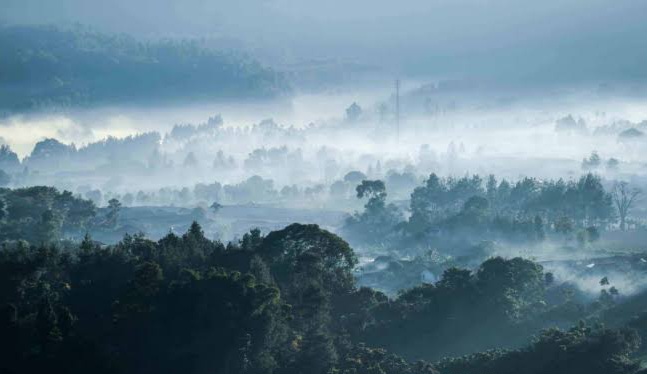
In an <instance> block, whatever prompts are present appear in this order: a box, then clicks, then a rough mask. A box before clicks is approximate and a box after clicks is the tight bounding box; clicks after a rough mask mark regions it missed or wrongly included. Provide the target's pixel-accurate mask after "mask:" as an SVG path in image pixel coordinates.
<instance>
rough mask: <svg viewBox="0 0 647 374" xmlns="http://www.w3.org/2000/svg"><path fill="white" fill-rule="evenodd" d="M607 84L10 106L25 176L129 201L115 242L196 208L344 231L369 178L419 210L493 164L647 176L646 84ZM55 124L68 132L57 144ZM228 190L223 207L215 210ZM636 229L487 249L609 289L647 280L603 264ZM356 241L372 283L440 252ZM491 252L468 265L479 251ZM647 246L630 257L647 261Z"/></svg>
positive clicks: (505, 172) (213, 217) (221, 233)
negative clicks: (445, 185)
mask: <svg viewBox="0 0 647 374" xmlns="http://www.w3.org/2000/svg"><path fill="white" fill-rule="evenodd" d="M607 89H608V87H606V86H596V87H592V88H580V89H569V90H566V89H564V90H553V91H551V92H542V93H537V92H534V93H530V94H526V93H517V92H513V91H510V92H504V93H501V92H496V91H492V92H491V93H490V92H487V90H482V89H481V90H474V91H471V90H470V89H465V88H459V89H456V88H453V87H452V86H451V83H447V82H440V83H439V82H435V83H431V84H426V83H423V82H417V81H416V82H413V81H412V82H403V83H402V84H401V89H400V97H399V121H398V104H397V103H396V95H395V84H394V82H386V83H385V84H384V85H382V86H380V87H370V88H364V89H358V88H354V89H349V88H346V89H340V90H337V91H329V92H325V93H318V94H297V95H295V96H294V97H292V98H286V99H282V100H279V101H274V102H271V103H267V102H263V103H261V102H256V103H245V104H236V103H212V104H204V103H203V104H195V105H182V106H181V105H175V106H174V105H168V106H164V107H146V108H138V107H125V108H124V107H119V108H118V107H113V108H102V109H93V110H86V111H69V112H63V113H59V114H29V115H19V116H13V117H9V118H4V119H2V120H0V139H1V140H2V142H3V143H6V144H8V145H9V146H10V147H11V149H12V150H14V151H15V152H17V153H18V155H19V157H20V159H21V160H22V165H21V166H20V167H19V168H18V167H17V168H15V170H14V178H13V179H12V182H11V183H10V186H13V187H20V186H27V185H52V186H56V187H58V188H59V189H67V190H70V191H72V192H74V193H75V194H78V195H80V196H82V197H84V198H88V199H91V200H93V201H95V203H96V204H97V205H98V206H106V205H107V204H108V200H109V199H111V198H117V199H119V200H120V201H121V203H122V205H123V209H124V210H123V211H122V213H121V218H120V219H121V222H122V226H121V228H120V229H119V230H116V231H114V232H109V233H106V232H103V233H102V232H98V233H95V234H93V235H95V237H96V238H97V239H99V240H101V241H104V242H114V241H117V240H119V238H120V237H121V235H123V234H124V233H126V232H133V231H144V232H145V233H146V234H147V235H148V236H150V237H153V238H158V237H161V236H163V235H165V234H166V233H167V232H168V230H169V229H170V230H172V231H176V232H182V231H183V230H185V229H186V227H188V224H189V223H190V221H191V220H193V219H201V220H203V223H202V224H203V226H204V228H205V231H206V232H207V233H208V234H209V235H210V236H212V237H218V238H220V239H223V240H231V239H235V238H239V237H241V236H242V235H243V234H244V233H245V232H247V231H248V230H250V229H251V228H254V227H259V228H261V229H262V231H263V232H268V231H270V230H275V229H280V228H282V227H284V226H286V225H288V224H290V223H291V222H297V221H298V222H302V223H317V224H320V225H321V226H322V227H324V228H327V229H330V230H333V231H335V232H338V233H342V234H343V228H344V225H345V222H346V220H347V217H348V215H349V214H351V213H353V212H355V211H361V210H362V206H363V204H364V202H365V201H362V200H360V199H357V198H356V197H355V187H356V185H357V184H359V182H361V180H362V179H381V180H384V181H385V183H386V191H387V194H388V198H387V200H388V201H389V202H393V203H395V206H396V207H397V208H398V209H400V211H401V213H402V214H403V216H404V218H405V219H406V218H407V217H408V216H409V215H410V214H411V212H410V209H409V199H410V195H411V193H412V191H413V190H414V188H416V187H418V186H421V185H423V184H424V183H425V181H426V179H427V178H428V177H429V175H430V174H431V173H436V174H438V175H439V176H441V177H450V176H453V177H458V178H460V177H463V176H466V175H473V174H478V175H480V176H481V178H483V180H484V181H485V178H487V176H488V175H490V174H494V175H496V177H497V178H498V180H502V179H504V178H505V179H507V180H509V181H511V182H513V183H514V182H516V181H520V180H521V179H523V178H524V177H532V178H537V179H539V180H548V179H553V180H556V179H559V178H562V179H564V180H566V181H576V180H577V179H578V178H580V177H581V176H582V175H583V174H586V173H588V172H593V173H595V174H596V175H599V176H601V177H602V182H603V185H604V186H605V187H606V188H608V189H611V188H612V186H613V185H614V183H616V182H617V181H627V182H629V183H630V185H631V186H632V187H638V188H641V187H642V186H644V185H645V184H647V180H646V179H645V171H646V170H647V169H646V168H647V165H646V164H645V160H644V156H643V155H644V154H645V151H646V150H647V139H646V138H645V135H644V132H645V131H647V122H644V121H645V120H647V105H645V104H644V99H642V98H640V97H636V96H629V95H616V96H613V95H610V94H609V93H608V92H607V91H606V90H607ZM49 138H53V139H56V140H57V141H58V142H60V143H63V145H60V144H59V143H57V142H51V141H46V142H43V140H44V139H49ZM72 144H74V147H70V146H68V145H72ZM353 173H356V174H353ZM357 173H359V174H357ZM259 177H260V178H259ZM213 202H217V203H219V204H221V205H223V208H221V209H220V210H218V211H217V212H216V213H213V212H211V211H210V206H211V204H212V203H213ZM138 207H139V208H138ZM152 207H158V208H152ZM197 210H201V211H197ZM632 217H633V219H634V221H633V222H634V223H635V224H637V222H643V221H644V219H645V218H647V214H646V209H645V206H644V204H643V203H642V202H639V203H637V205H636V206H635V207H633V211H632ZM636 227H637V226H636ZM632 235H633V234H630V235H628V236H623V237H622V238H621V239H617V238H616V239H614V238H613V235H612V234H607V233H604V234H603V235H602V241H601V242H599V243H598V244H597V246H596V247H595V248H596V249H595V250H591V251H589V252H586V253H580V252H578V254H577V255H575V252H574V251H573V250H572V248H571V247H572V245H573V243H574V242H567V243H566V244H564V243H561V242H558V243H557V244H555V243H552V244H547V243H544V244H541V245H536V244H532V245H509V244H506V243H503V242H501V243H495V244H494V249H493V250H492V251H490V252H487V253H486V255H503V256H506V257H511V256H518V255H521V256H524V257H527V258H533V259H536V260H537V261H540V262H541V263H542V264H543V265H544V266H545V267H546V269H547V270H549V271H552V272H554V274H555V276H556V278H557V279H558V280H560V281H566V282H568V281H573V282H574V283H577V284H578V285H579V287H580V289H581V290H582V291H584V292H586V293H591V294H595V293H599V291H600V289H601V287H602V286H600V284H599V278H601V277H603V276H610V274H611V275H613V276H610V277H611V278H613V280H614V282H615V283H614V285H617V287H618V288H622V291H623V292H625V293H626V294H630V293H635V292H637V291H639V290H641V289H642V288H643V286H644V284H643V283H644V282H642V281H639V279H640V277H642V274H643V270H644V269H642V270H641V269H638V270H639V271H638V272H635V271H628V272H627V273H622V272H621V271H619V270H617V269H616V268H614V269H612V270H608V271H598V269H600V265H597V266H598V267H597V268H595V269H594V267H595V266H596V265H595V263H596V261H600V260H599V259H601V258H602V259H606V260H604V261H607V262H608V261H611V263H612V264H616V263H617V261H616V260H609V259H608V258H609V256H613V255H615V253H616V252H614V251H616V250H618V249H620V248H622V249H626V248H628V247H630V246H631V244H630V243H632V241H633V243H635V242H636V241H637V242H640V241H641V239H640V238H641V237H642V236H641V235H642V234H636V235H633V236H632ZM351 244H353V245H354V247H355V248H356V250H357V251H358V253H359V255H360V258H361V260H362V261H361V262H362V264H363V267H362V268H360V269H359V270H358V271H359V272H360V273H359V274H363V275H361V276H360V278H359V279H360V284H368V285H371V286H374V287H378V288H380V287H382V288H384V287H386V290H387V291H389V292H391V291H393V292H394V291H396V290H397V289H399V288H405V287H410V286H411V285H412V284H409V283H404V284H400V285H398V283H397V282H391V281H385V280H384V279H382V278H379V279H378V280H374V279H373V278H372V275H371V274H380V275H379V277H382V276H383V275H382V274H383V273H384V272H385V271H388V269H389V266H387V265H385V264H384V263H381V262H380V261H384V258H386V257H384V256H387V257H388V256H390V257H388V258H391V259H392V260H394V261H404V263H405V264H406V261H409V260H413V259H415V258H417V257H415V256H418V255H420V253H423V252H424V250H422V249H420V248H419V249H418V250H417V252H416V253H409V254H407V255H404V256H403V255H402V254H398V253H396V252H393V250H392V248H388V245H385V244H380V245H377V246H375V245H369V244H366V243H363V242H362V241H354V242H353V241H352V239H351ZM464 244H465V243H462V244H460V245H464ZM460 245H458V246H460ZM564 245H566V247H564ZM432 248H433V247H428V248H427V249H432ZM433 249H435V248H433ZM380 256H382V257H380ZM398 257H400V258H398ZM376 258H377V260H376ZM380 258H381V260H380ZM449 258H453V259H451V260H446V262H443V261H440V262H436V263H435V265H429V266H427V265H424V266H423V265H420V264H417V265H416V267H415V269H413V270H410V271H411V272H412V274H413V276H412V277H413V278H412V279H413V280H412V282H413V284H415V282H419V281H420V279H422V278H420V277H421V275H420V274H423V273H424V274H427V275H424V276H422V277H423V278H424V277H425V276H426V277H431V278H433V279H437V277H438V276H439V275H440V274H439V273H440V271H441V270H442V268H443V267H444V266H448V264H451V263H454V261H458V263H459V264H461V262H460V261H461V260H460V256H457V255H456V254H453V255H451V256H449ZM457 259H458V260H457ZM479 259H480V258H474V259H473V260H471V261H474V263H473V264H472V263H464V264H463V265H467V266H475V265H478V260H479ZM596 259H598V260H596ZM640 259H641V257H640V256H638V257H636V258H632V259H630V260H627V259H625V258H622V259H620V260H618V261H619V263H625V262H627V261H629V262H630V263H637V264H638V265H637V266H640V265H642V263H640V261H641V260H640ZM375 261H377V262H375ZM388 261H391V260H388ZM388 261H387V263H388ZM614 261H616V262H614ZM411 263H412V264H413V263H415V261H413V262H411ZM591 264H593V266H591ZM364 265H365V266H364ZM634 265H635V264H634ZM398 266H405V268H406V266H408V265H398ZM421 266H422V267H421ZM425 266H427V267H425ZM434 266H435V267H434ZM619 266H620V265H619ZM623 266H624V265H623ZM632 269H633V270H636V269H635V268H632ZM421 272H423V273H421ZM372 279H373V280H372Z"/></svg>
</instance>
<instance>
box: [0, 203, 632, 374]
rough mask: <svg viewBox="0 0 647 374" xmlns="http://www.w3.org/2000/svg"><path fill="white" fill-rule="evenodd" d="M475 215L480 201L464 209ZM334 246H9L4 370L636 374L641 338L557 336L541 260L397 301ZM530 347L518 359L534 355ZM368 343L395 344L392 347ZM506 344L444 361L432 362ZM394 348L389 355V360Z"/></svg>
mask: <svg viewBox="0 0 647 374" xmlns="http://www.w3.org/2000/svg"><path fill="white" fill-rule="evenodd" d="M468 205H470V206H472V208H470V209H467V210H471V209H480V208H482V206H481V204H479V203H478V202H476V201H475V202H473V203H470V204H468ZM356 264H357V260H356V258H355V255H354V253H353V251H352V249H351V248H350V247H349V246H348V244H347V243H346V242H345V241H343V240H342V239H341V238H339V237H338V236H336V235H334V234H332V233H330V232H327V231H325V230H322V229H321V228H319V227H318V226H316V225H301V224H293V225H290V226H288V227H286V228H285V229H283V230H279V231H275V232H272V233H270V234H268V235H267V236H263V235H261V234H260V232H259V231H258V230H253V231H252V232H250V233H248V234H246V235H245V236H244V237H243V238H242V239H241V240H240V241H239V242H236V243H229V244H227V245H224V244H222V243H220V242H214V241H211V240H209V239H207V238H205V236H204V233H203V232H202V229H201V227H200V226H199V225H198V224H197V223H194V224H193V225H192V226H191V227H190V229H189V230H188V231H187V232H186V233H185V234H183V235H181V236H178V235H175V234H172V233H171V234H168V235H167V236H166V237H164V238H162V239H161V240H159V241H157V242H155V241H151V240H148V239H146V238H144V237H143V236H140V235H136V236H126V237H125V238H124V240H123V241H122V242H120V243H119V244H117V245H115V246H107V247H105V246H104V247H101V246H98V245H97V244H96V243H94V242H93V241H92V240H91V239H90V238H89V236H86V238H85V239H84V240H83V241H82V242H81V243H80V245H79V246H78V248H73V249H71V250H59V249H57V248H56V247H53V246H29V245H27V244H26V243H25V242H20V241H19V242H6V243H5V244H4V246H3V247H2V249H1V250H0V344H1V345H2V346H3V347H5V348H4V349H3V350H0V372H3V373H32V372H33V373H37V372H43V371H54V372H65V373H88V372H92V373H138V374H140V373H159V372H169V373H214V372H217V373H232V374H233V373H287V374H299V373H317V374H328V373H344V374H355V373H393V374H436V373H439V372H440V373H450V374H451V373H468V372H474V373H493V374H494V373H508V372H509V373H513V372H524V373H525V372H528V373H545V372H551V373H580V372H582V373H584V372H587V373H618V374H633V373H636V371H637V364H636V362H634V361H633V360H632V359H631V358H630V356H629V355H630V354H631V352H632V351H633V350H635V349H636V348H637V347H638V345H639V339H638V338H637V337H636V335H635V333H632V332H630V331H625V330H609V329H600V328H596V329H593V328H590V327H586V326H584V325H581V326H578V327H576V328H574V329H571V330H569V331H566V332H564V331H561V330H549V331H547V332H545V333H543V334H542V335H540V338H539V339H538V340H537V341H536V342H535V343H533V344H531V345H527V341H528V337H529V336H531V335H532V334H533V333H534V332H535V331H538V330H537V329H538V328H540V327H541V326H542V325H543V324H544V323H546V321H547V320H548V319H545V318H544V317H542V316H544V315H545V314H546V313H548V312H550V310H549V309H550V306H547V305H546V298H545V293H546V290H547V288H548V287H550V285H551V284H552V281H548V279H549V277H548V276H547V274H544V273H543V269H542V267H541V266H540V265H538V264H536V263H534V262H532V261H528V260H523V259H520V258H515V259H509V260H507V259H503V258H492V259H490V260H488V261H486V262H484V263H483V264H481V266H480V267H479V268H478V269H477V270H476V271H470V270H466V269H459V268H451V269H448V270H447V271H446V272H445V273H444V275H443V277H442V279H441V280H440V281H439V282H437V283H436V284H428V285H423V286H420V287H417V288H413V289H411V290H408V291H406V292H403V293H402V294H401V295H400V296H398V297H397V298H396V299H389V298H388V297H386V296H385V295H384V294H382V293H380V292H378V291H374V290H371V289H367V288H360V289H357V288H356V287H355V283H354V278H353V275H352V270H353V268H354V267H355V266H356ZM523 345H525V348H518V349H514V347H518V346H523ZM373 347H388V350H384V349H381V348H380V349H378V348H373ZM483 347H509V348H511V349H510V350H505V351H502V350H497V351H487V352H485V353H481V354H475V355H470V356H465V357H461V358H455V359H444V360H442V361H440V362H438V363H437V364H435V365H432V364H430V363H426V362H416V363H413V362H412V361H407V360H405V359H403V358H402V357H401V356H397V355H395V354H393V353H397V354H400V355H402V356H404V357H407V358H410V359H412V360H415V359H418V358H423V357H424V358H429V359H432V360H435V359H440V358H443V357H447V356H460V355H461V354H464V353H473V352H476V351H480V350H482V349H483ZM389 352H392V353H389Z"/></svg>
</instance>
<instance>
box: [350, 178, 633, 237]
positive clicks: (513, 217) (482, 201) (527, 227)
mask: <svg viewBox="0 0 647 374" xmlns="http://www.w3.org/2000/svg"><path fill="white" fill-rule="evenodd" d="M356 190H357V198H359V199H362V198H366V199H367V203H366V205H365V207H364V211H363V212H361V213H357V214H355V215H354V216H353V217H351V218H349V219H348V220H347V222H346V230H347V232H348V233H349V235H351V236H352V237H353V238H356V239H358V240H361V241H369V242H385V241H388V240H390V239H393V238H396V239H398V238H400V239H401V238H402V237H403V236H405V237H412V238H419V239H423V238H429V237H437V236H439V235H440V236H443V235H450V234H451V233H454V234H455V233H456V232H469V233H472V234H475V235H476V237H479V238H482V239H495V238H499V239H509V240H510V239H512V240H515V239H519V240H543V239H544V238H545V237H546V236H547V234H548V233H549V232H553V233H556V234H558V235H563V236H566V237H570V236H572V235H574V234H575V233H577V237H578V239H580V241H583V242H585V241H587V240H594V239H595V238H597V237H599V235H598V232H599V230H600V229H603V228H607V227H609V226H610V225H611V224H612V223H614V222H619V227H620V229H622V230H625V229H626V226H627V225H626V221H627V216H628V215H629V212H630V210H631V208H632V207H633V206H634V205H635V203H636V201H637V200H638V199H639V198H640V196H641V191H640V190H638V189H631V188H630V187H629V186H628V184H627V183H625V182H620V183H616V184H615V185H614V187H613V189H612V190H611V192H609V191H607V190H606V189H605V188H604V186H603V184H602V180H601V179H600V177H599V176H596V175H594V174H590V173H589V174H586V175H584V176H582V177H580V178H579V179H578V180H573V181H568V182H567V181H564V180H562V179H559V180H545V181H541V180H537V179H535V178H524V179H521V180H519V181H517V182H516V183H510V182H509V181H507V180H505V179H503V180H501V181H498V180H497V179H496V177H495V176H493V175H490V176H489V177H488V178H487V180H483V178H481V177H480V176H478V175H474V176H471V177H469V176H465V177H462V178H453V177H448V178H441V177H439V176H437V175H436V174H431V175H430V176H429V178H428V179H427V180H426V181H425V183H424V184H423V185H422V186H420V187H417V188H415V189H414V191H413V193H412V194H411V199H410V202H409V210H410V213H411V215H410V216H409V218H408V219H407V220H406V221H405V220H403V219H402V214H401V213H400V212H399V211H398V209H396V207H395V206H393V205H391V204H387V203H386V196H387V193H386V188H385V185H384V183H383V182H382V181H379V180H376V181H370V180H364V181H362V182H361V184H359V185H358V186H357V189H356ZM400 239H398V240H400Z"/></svg>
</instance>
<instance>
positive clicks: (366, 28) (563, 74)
mask: <svg viewBox="0 0 647 374" xmlns="http://www.w3.org/2000/svg"><path fill="white" fill-rule="evenodd" d="M0 4H1V5H2V6H1V7H2V9H3V11H2V14H1V15H0V20H2V21H3V22H5V23H74V22H78V23H82V24H87V25H91V26H93V27H95V28H97V29H99V30H103V31H113V32H114V31H116V32H126V33H131V34H135V35H138V36H140V37H153V38H155V37H167V36H181V37H196V36H197V37H203V36H225V37H228V38H235V39H238V40H241V41H242V42H244V43H245V45H247V46H252V47H254V48H257V49H258V48H259V47H260V48H262V49H265V50H275V51H278V52H280V53H281V54H282V55H284V56H286V57H287V58H292V59H295V58H297V59H307V58H336V59H344V60H351V61H357V62H361V63H365V64H369V65H374V66H380V67H386V68H388V69H393V70H400V71H402V72H404V73H410V74H420V75H429V76H433V75H441V74H444V75H459V76H483V77H495V78H506V77H508V78H513V79H514V78H520V79H522V80H528V81H535V82H540V81H542V80H554V81H560V80H564V81H567V80H576V81H579V80H586V81H601V80H605V79H610V80H614V79H622V80H631V79H634V78H638V77H640V78H643V77H647V38H645V37H644V35H647V2H646V1H641V0H615V1H609V0H543V1H524V0H516V1H514V0H451V1H450V0H404V1H383V0H354V1H353V0H351V1H342V0H327V1H312V0H236V1H218V0H112V1H97V0H0Z"/></svg>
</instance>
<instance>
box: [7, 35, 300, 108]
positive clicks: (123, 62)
mask: <svg viewBox="0 0 647 374" xmlns="http://www.w3.org/2000/svg"><path fill="white" fill-rule="evenodd" d="M0 51H2V58H0V110H1V111H2V112H4V113H10V112H15V111H22V110H32V109H39V108H48V107H56V108H58V107H78V106H89V105H96V104H107V103H109V104H120V103H140V102H141V103H155V102H159V101H169V100H176V99H182V100H196V99H258V98H272V97H276V96H280V95H283V94H285V93H287V92H288V91H289V85H288V83H287V81H286V80H285V79H284V77H283V76H282V75H280V74H278V73H276V72H274V71H272V70H271V69H268V68H265V67H263V66H261V65H260V64H259V63H258V62H256V61H253V60H251V59H249V58H246V57H243V56H241V55H239V54H236V53H233V52H226V53H225V52H221V51H214V50H211V49H206V48H202V47H201V46H200V44H199V43H198V42H196V41H186V40H184V41H171V40H166V41H157V42H146V43H143V42H140V41H137V40H135V39H133V38H131V37H129V36H126V35H108V34H101V33H97V32H93V31H88V30H85V29H81V28H77V29H73V30H69V29H61V28H56V27H52V26H11V27H9V26H5V27H0Z"/></svg>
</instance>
